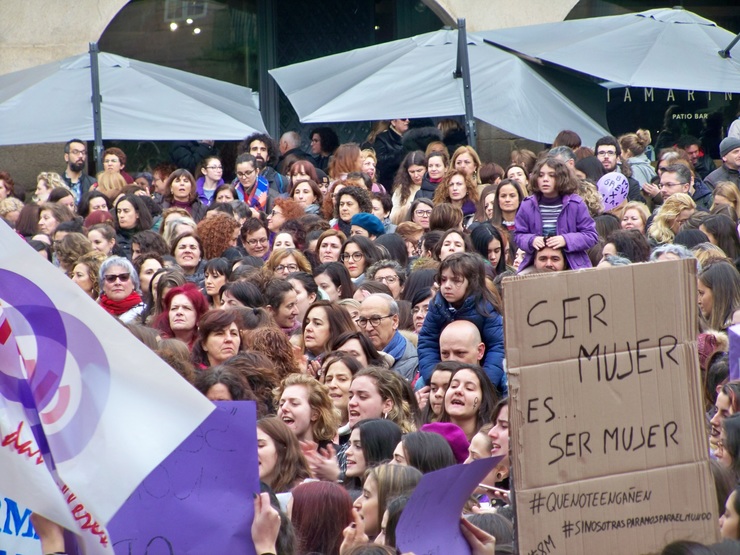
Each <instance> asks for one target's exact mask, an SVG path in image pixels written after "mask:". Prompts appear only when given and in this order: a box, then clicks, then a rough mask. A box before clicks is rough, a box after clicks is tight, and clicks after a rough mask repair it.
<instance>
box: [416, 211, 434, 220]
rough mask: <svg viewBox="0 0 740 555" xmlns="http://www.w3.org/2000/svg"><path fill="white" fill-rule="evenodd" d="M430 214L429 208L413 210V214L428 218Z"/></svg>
mask: <svg viewBox="0 0 740 555" xmlns="http://www.w3.org/2000/svg"><path fill="white" fill-rule="evenodd" d="M431 215H432V211H431V210H414V216H421V217H423V218H428V217H429V216H431Z"/></svg>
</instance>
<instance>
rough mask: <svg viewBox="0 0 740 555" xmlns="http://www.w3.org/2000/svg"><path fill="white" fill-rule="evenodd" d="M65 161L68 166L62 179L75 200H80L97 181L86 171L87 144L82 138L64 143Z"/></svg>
mask: <svg viewBox="0 0 740 555" xmlns="http://www.w3.org/2000/svg"><path fill="white" fill-rule="evenodd" d="M64 161H65V162H66V163H67V168H66V169H65V170H64V172H63V173H62V180H63V181H64V182H65V183H66V184H67V186H68V187H69V188H70V190H71V191H72V194H74V196H75V202H80V198H81V197H82V195H84V194H85V193H86V192H87V191H88V190H90V187H92V186H93V185H95V183H96V180H95V178H94V177H92V176H89V175H87V173H86V172H85V166H87V145H86V144H85V143H84V142H83V141H81V140H80V139H72V140H71V141H67V142H66V143H65V144H64Z"/></svg>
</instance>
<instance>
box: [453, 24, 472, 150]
mask: <svg viewBox="0 0 740 555" xmlns="http://www.w3.org/2000/svg"><path fill="white" fill-rule="evenodd" d="M460 77H462V80H463V98H464V102H465V133H466V135H467V136H468V144H469V145H470V146H472V147H473V148H477V146H476V143H477V133H476V130H475V117H474V116H473V94H472V92H471V88H470V60H469V59H468V34H467V32H466V30H465V18H460V19H458V20H457V68H456V69H455V78H456V79H459V78H460Z"/></svg>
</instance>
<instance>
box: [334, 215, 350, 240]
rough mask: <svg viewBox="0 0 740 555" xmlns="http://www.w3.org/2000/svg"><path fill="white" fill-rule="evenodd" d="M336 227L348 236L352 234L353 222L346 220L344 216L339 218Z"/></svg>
mask: <svg viewBox="0 0 740 555" xmlns="http://www.w3.org/2000/svg"><path fill="white" fill-rule="evenodd" d="M336 229H338V230H339V231H341V232H342V233H344V234H345V235H346V236H347V237H349V236H350V235H352V224H351V223H348V222H345V221H344V220H342V218H337V224H336Z"/></svg>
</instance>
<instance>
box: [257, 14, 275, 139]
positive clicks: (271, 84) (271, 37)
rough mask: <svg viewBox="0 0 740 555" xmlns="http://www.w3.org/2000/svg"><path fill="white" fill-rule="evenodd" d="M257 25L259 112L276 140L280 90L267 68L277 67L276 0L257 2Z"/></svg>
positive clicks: (268, 131)
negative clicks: (274, 0)
mask: <svg viewBox="0 0 740 555" xmlns="http://www.w3.org/2000/svg"><path fill="white" fill-rule="evenodd" d="M257 25H258V28H259V30H260V32H259V33H258V37H257V40H258V43H259V75H260V90H259V95H260V113H261V114H262V119H263V120H264V121H265V127H266V128H267V133H268V134H269V135H270V136H271V137H272V138H273V139H275V141H277V140H278V138H279V137H280V92H279V90H278V86H277V83H276V82H275V80H274V79H273V78H272V76H270V74H269V73H268V72H267V70H269V69H272V68H274V67H277V63H276V61H277V2H273V1H272V0H259V1H258V2H257Z"/></svg>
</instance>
